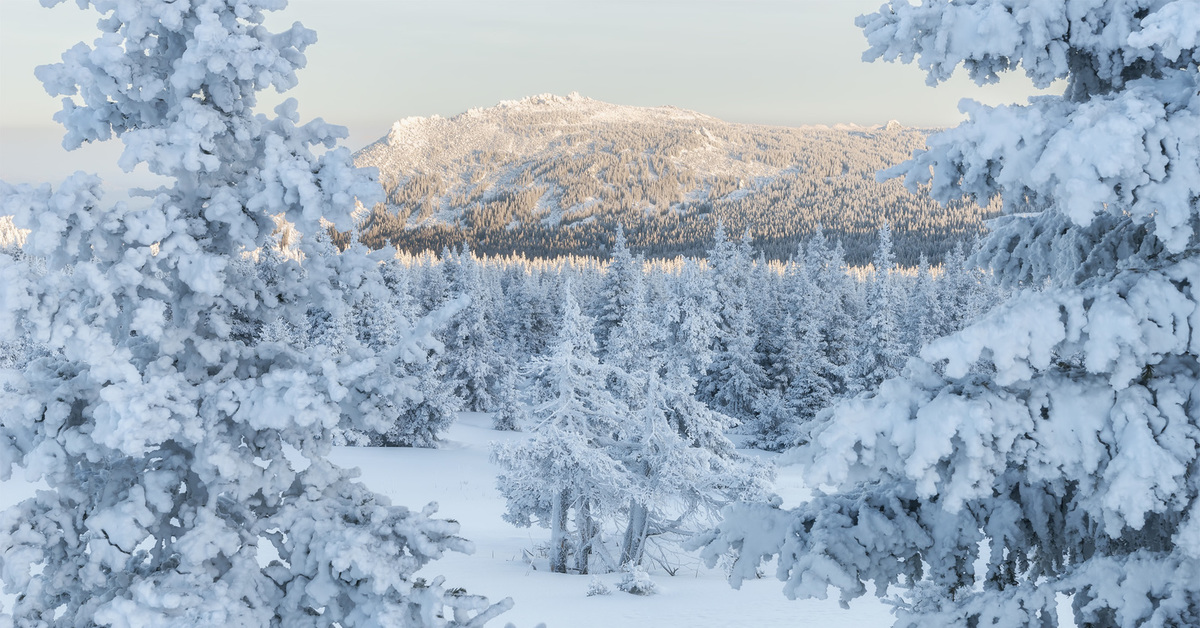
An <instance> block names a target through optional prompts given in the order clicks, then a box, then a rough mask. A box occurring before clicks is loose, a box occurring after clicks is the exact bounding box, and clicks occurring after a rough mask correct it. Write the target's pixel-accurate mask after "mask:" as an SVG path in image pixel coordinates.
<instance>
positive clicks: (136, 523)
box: [0, 0, 503, 627]
mask: <svg viewBox="0 0 1200 628" xmlns="http://www.w3.org/2000/svg"><path fill="white" fill-rule="evenodd" d="M43 4H46V5H53V4H57V3H56V2H50V1H46V2H43ZM78 4H80V6H81V7H85V8H86V7H87V6H88V5H89V4H90V5H91V6H92V7H93V8H95V9H96V10H97V11H99V12H100V13H101V14H102V15H103V17H102V18H101V19H100V21H99V23H98V25H99V28H100V30H101V32H102V35H101V36H100V37H99V38H98V39H97V40H96V41H95V42H94V44H93V45H92V46H91V47H89V46H87V45H84V44H79V45H77V46H75V47H74V48H72V49H71V50H69V51H67V52H66V53H65V54H64V55H63V61H62V62H61V63H58V64H54V65H50V66H42V67H41V68H39V69H38V71H37V74H38V76H39V78H41V80H42V81H43V83H44V84H45V85H46V87H47V89H48V91H50V92H51V93H52V94H58V95H63V96H66V97H67V98H65V99H64V101H63V109H62V111H61V113H59V114H58V116H57V119H58V120H59V121H60V122H62V123H63V124H64V126H65V127H66V130H67V134H66V139H65V145H66V146H67V147H68V148H73V147H77V146H78V145H79V144H80V143H82V142H89V141H95V140H104V139H107V138H109V137H110V136H112V135H114V134H115V135H117V136H120V138H121V139H122V140H123V141H124V143H125V151H124V154H123V156H122V158H121V165H122V166H123V167H125V168H127V169H130V168H132V167H134V166H135V165H136V164H137V163H146V164H147V165H148V166H149V168H150V169H151V170H152V171H153V172H156V173H158V174H161V175H165V176H167V177H170V178H172V179H173V180H174V183H173V184H172V185H169V186H164V187H161V188H158V189H156V190H152V191H149V192H147V193H146V194H145V195H144V196H143V198H140V199H138V201H137V202H136V203H131V204H124V203H118V204H116V205H112V206H108V205H104V204H103V203H102V200H101V192H100V181H99V180H98V179H97V178H95V177H92V176H88V175H84V174H76V175H74V176H72V177H70V178H68V179H67V180H66V181H64V182H63V183H62V184H60V185H59V186H58V187H57V188H51V187H50V186H49V185H43V186H41V187H30V186H11V185H8V184H4V183H0V214H12V215H13V216H14V222H15V224H16V225H17V226H18V227H20V228H23V229H29V230H30V231H29V234H28V238H27V240H26V244H25V251H24V252H25V253H26V254H28V256H29V257H25V256H12V255H8V254H4V255H0V277H3V279H4V286H5V287H4V289H3V290H4V298H3V299H2V300H0V343H7V342H14V341H16V340H18V339H22V338H24V339H26V340H27V341H29V342H31V343H33V344H34V345H36V346H39V347H43V348H44V349H45V353H44V354H42V355H41V356H39V357H37V358H36V359H32V360H30V361H29V362H28V364H27V365H25V366H23V367H22V368H20V369H18V368H15V367H9V368H4V369H3V370H0V407H3V408H5V411H4V412H5V415H4V421H3V423H2V424H0V479H8V478H10V477H11V476H12V473H13V469H14V467H17V468H20V469H23V474H24V477H25V479H27V480H29V481H38V480H42V481H45V482H46V483H47V484H48V485H49V486H50V487H51V489H52V490H49V491H42V492H39V493H38V495H37V496H36V497H34V498H32V499H28V500H26V501H24V502H21V503H20V504H18V505H17V506H15V507H13V508H11V509H9V510H7V511H5V512H4V513H2V514H0V573H2V574H3V581H4V587H5V590H6V592H8V593H14V594H18V595H19V597H18V598H17V600H16V602H15V605H14V606H13V608H12V609H11V613H12V614H11V615H9V616H6V617H2V618H0V623H4V622H5V621H10V622H13V623H15V624H16V625H22V626H25V625H30V626H34V625H51V624H54V625H93V624H99V625H111V626H131V627H132V626H162V625H168V624H175V625H194V626H330V625H341V626H367V625H371V626H375V625H392V626H439V625H479V624H482V623H483V622H484V621H485V620H487V619H488V618H489V617H490V616H493V615H495V614H496V613H497V612H498V611H499V610H501V608H503V604H502V605H499V606H496V607H490V608H489V605H488V603H487V602H486V600H484V599H482V598H478V597H474V596H465V595H451V594H449V593H447V592H446V591H445V590H444V589H443V588H442V586H441V583H440V580H432V581H430V582H426V581H424V580H422V579H421V578H417V577H415V575H414V572H416V570H417V569H418V568H420V567H421V566H422V565H424V564H425V563H427V562H428V561H430V560H433V559H435V558H437V557H438V556H440V555H441V554H442V553H443V552H444V551H446V550H456V551H466V550H469V547H470V546H469V544H468V543H467V542H466V541H465V540H463V539H461V538H459V537H458V536H457V530H458V524H456V523H454V522H450V521H441V520H437V519H434V518H432V514H433V511H434V508H427V509H426V510H425V511H423V512H413V511H409V510H408V509H406V508H403V507H399V506H393V505H391V504H389V503H388V501H387V499H386V498H384V497H381V496H378V495H374V494H372V493H370V492H369V491H367V490H366V489H365V488H364V487H363V486H362V485H360V484H358V483H355V482H354V481H353V474H352V473H350V472H347V471H343V470H341V469H338V468H336V467H333V466H331V465H330V464H329V463H327V462H326V461H325V455H326V454H327V453H328V451H329V447H330V440H331V436H332V434H333V433H334V430H335V429H339V430H340V429H350V430H362V431H371V430H376V429H378V428H379V427H380V424H381V423H383V421H381V420H380V417H379V413H380V411H381V407H380V405H379V400H380V399H381V398H383V397H386V396H388V395H392V394H395V395H401V396H403V395H404V394H407V393H404V392H403V385H402V383H397V382H392V381H387V378H383V377H381V376H379V375H378V374H376V375H374V376H372V377H368V376H369V375H371V374H373V373H378V370H379V366H380V363H381V360H385V359H394V356H391V357H390V358H389V356H377V355H376V354H375V353H374V352H372V351H371V350H370V348H368V347H366V346H363V345H361V344H360V343H357V342H356V341H355V340H354V338H353V335H352V334H350V335H348V336H347V339H346V345H345V347H343V348H342V349H341V350H340V351H338V352H334V351H332V350H331V349H330V348H328V347H323V346H318V345H313V346H308V345H307V343H294V342H292V340H293V339H294V338H295V336H294V331H295V330H297V329H304V328H305V325H306V324H307V323H306V320H307V316H308V314H309V313H310V312H315V311H324V312H326V313H329V314H330V315H331V316H332V315H334V314H337V313H338V312H342V311H343V310H344V308H345V306H344V304H345V303H347V302H354V301H355V300H356V299H355V298H350V297H349V296H348V295H346V294H345V293H346V292H347V291H352V290H355V289H357V288H356V287H359V286H361V285H363V284H362V282H361V281H358V280H357V279H356V277H358V276H359V275H361V271H363V270H364V269H366V268H369V267H370V265H371V264H373V262H368V261H367V260H364V259H361V258H359V257H354V255H351V256H350V257H342V258H340V257H339V256H330V255H327V249H326V250H323V248H322V247H327V244H325V243H323V242H322V238H319V237H304V238H302V239H301V240H300V242H299V243H298V244H297V245H295V246H297V248H296V249H295V253H296V254H297V255H296V258H297V259H303V262H298V261H296V259H290V260H275V261H274V262H272V263H271V264H268V265H266V266H264V267H263V268H262V269H261V270H262V271H263V272H262V274H260V273H259V272H258V270H256V269H254V268H252V267H250V266H249V265H248V264H247V263H245V262H244V261H242V255H243V254H244V253H246V252H248V251H253V250H255V249H258V248H259V247H262V246H264V245H267V244H269V243H270V240H271V234H272V233H273V232H274V231H275V228H276V225H275V222H274V217H275V216H278V215H280V214H282V215H283V217H284V218H285V219H286V220H287V221H289V222H291V223H292V224H294V225H295V227H296V229H297V230H298V231H299V232H300V233H304V234H309V235H310V236H311V235H312V234H315V233H318V232H320V231H323V229H322V228H321V227H320V225H319V223H318V220H319V218H321V217H327V218H330V219H331V220H333V221H334V222H335V223H338V224H342V225H347V224H348V223H349V214H350V211H351V210H352V209H353V208H354V202H353V201H354V199H355V198H356V197H357V198H360V199H364V200H371V199H373V198H375V197H376V196H378V190H377V186H376V185H375V184H374V182H373V181H372V174H371V173H370V172H366V171H362V170H358V169H355V168H353V167H352V165H351V163H350V156H349V153H348V152H347V151H346V150H345V149H342V148H337V147H336V140H337V139H338V138H339V137H344V135H345V130H344V129H342V128H340V127H334V126H330V125H327V124H325V123H323V122H321V121H316V122H310V123H308V124H303V125H301V124H299V122H298V120H299V118H298V116H297V114H296V104H295V102H294V101H287V102H285V103H284V104H283V105H281V106H280V107H279V108H277V109H276V115H275V117H267V116H264V115H256V114H253V113H252V111H251V108H252V106H253V105H254V93H255V92H256V91H258V90H260V89H263V88H266V87H270V86H273V87H275V88H276V89H279V90H284V89H287V88H289V87H291V86H292V85H294V84H295V82H296V77H295V70H296V69H298V68H300V67H303V65H304V62H305V61H304V56H303V51H304V49H305V48H306V46H307V45H308V44H310V43H312V42H313V41H315V34H314V33H313V32H312V31H309V30H307V29H304V28H303V27H301V26H300V25H299V24H297V25H295V26H293V27H292V28H290V29H288V30H287V31H284V32H282V33H270V32H268V31H267V30H265V28H263V27H262V26H261V22H262V19H263V15H262V13H261V12H262V11H264V10H274V9H279V8H283V6H284V5H285V4H286V3H285V2H283V1H282V0H260V1H256V0H237V1H234V0H230V1H228V2H217V1H214V0H198V1H195V2H165V1H152V0H147V1H144V2H115V1H103V0H96V1H95V2H91V3H89V2H86V1H84V0H80V1H79V2H78ZM314 146H323V147H325V148H327V149H328V150H326V151H324V152H323V153H322V154H321V156H319V157H317V156H315V155H314V154H313V153H312V152H311V150H310V149H311V148H312V147H314ZM34 258H41V260H44V265H45V266H44V269H43V270H40V271H39V272H36V273H35V272H31V266H30V265H31V264H33V263H34V262H33V261H32V260H33V259H34ZM39 263H40V262H39ZM343 273H344V275H343ZM330 320H334V319H333V318H331V319H330ZM429 324H432V323H429ZM427 335H428V330H424V331H422V330H421V329H417V330H416V331H415V332H414V334H413V338H412V339H410V340H411V341H409V342H402V343H400V344H402V345H404V346H412V345H414V344H418V345H420V344H422V343H424V344H425V345H428V344H429V342H430V341H429V340H428V338H427V337H426V336H427ZM449 607H454V609H453V610H451V609H450V608H449ZM450 616H453V617H455V618H456V621H451V620H449V619H447V617H450Z"/></svg>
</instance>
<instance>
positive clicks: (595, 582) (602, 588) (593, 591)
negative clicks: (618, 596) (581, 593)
mask: <svg viewBox="0 0 1200 628" xmlns="http://www.w3.org/2000/svg"><path fill="white" fill-rule="evenodd" d="M611 593H612V590H611V589H609V588H608V585H607V584H604V581H603V580H601V579H600V576H592V581H591V582H589V583H588V590H587V594H588V597H592V596H593V595H610V594H611Z"/></svg>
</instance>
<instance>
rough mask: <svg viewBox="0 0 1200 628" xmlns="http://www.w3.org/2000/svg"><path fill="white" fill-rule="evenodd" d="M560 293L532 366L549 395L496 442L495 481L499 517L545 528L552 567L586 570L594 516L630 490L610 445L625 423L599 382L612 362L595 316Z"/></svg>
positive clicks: (597, 532)
mask: <svg viewBox="0 0 1200 628" xmlns="http://www.w3.org/2000/svg"><path fill="white" fill-rule="evenodd" d="M563 299H564V306H563V320H562V324H561V326H560V328H559V332H558V335H557V337H556V339H555V342H554V346H553V348H552V352H551V353H550V355H548V356H545V357H543V358H541V359H538V360H535V362H534V363H533V364H532V365H531V366H532V369H533V372H534V373H535V377H536V379H537V381H538V382H539V383H540V385H541V386H542V387H543V388H545V389H546V396H547V397H548V398H549V400H548V401H547V402H545V403H543V404H541V405H539V406H537V407H536V408H534V409H533V411H532V415H533V419H534V425H533V427H532V429H531V431H532V432H533V438H531V439H530V440H529V441H527V442H525V443H522V444H519V445H512V444H509V445H502V446H499V447H497V448H496V449H495V450H494V451H493V459H494V460H495V462H496V463H497V464H499V465H500V466H501V467H502V469H503V471H502V472H501V473H500V476H499V478H498V479H497V484H498V486H499V488H500V492H501V494H502V495H504V497H505V500H506V501H507V505H508V509H507V512H506V513H505V515H504V518H505V520H507V521H510V522H512V523H515V524H517V525H521V526H529V525H532V524H533V523H534V522H536V523H538V524H539V525H541V526H543V527H548V528H550V570H551V571H553V572H557V573H566V571H567V570H568V568H574V569H575V570H577V571H578V572H579V573H589V572H590V571H591V569H592V567H591V563H592V554H593V552H594V551H596V550H599V549H601V547H600V541H601V532H602V530H601V527H600V522H601V521H602V520H603V519H604V518H605V517H610V516H612V514H613V513H614V512H615V511H616V510H617V509H618V508H619V507H620V505H621V504H622V503H624V501H625V499H626V497H627V494H628V490H629V480H628V477H627V474H626V472H625V470H624V469H623V468H622V467H621V465H620V463H619V462H618V461H617V460H616V459H614V458H613V457H612V455H611V453H610V451H609V449H608V445H609V444H610V443H612V442H614V441H617V440H620V439H621V438H622V434H623V432H624V430H626V429H627V426H626V423H627V421H626V418H627V414H628V410H627V408H626V407H625V406H624V405H623V404H621V403H620V402H619V401H618V400H617V399H616V398H614V397H613V395H612V394H611V393H609V391H608V389H607V387H606V386H605V383H606V381H607V380H608V375H609V371H610V369H609V368H608V367H606V366H604V365H603V364H601V363H600V361H599V360H598V359H597V358H596V341H595V337H594V336H593V333H592V327H593V325H594V322H593V320H592V319H591V318H590V317H586V316H584V315H583V314H582V312H581V311H580V309H579V304H578V303H577V302H576V301H575V297H574V295H573V294H572V293H571V288H570V285H569V284H568V285H567V286H565V287H564V295H563ZM572 518H573V519H574V522H575V525H574V527H572V526H571V520H572ZM572 559H573V560H572ZM610 562H611V561H610ZM610 567H615V565H610Z"/></svg>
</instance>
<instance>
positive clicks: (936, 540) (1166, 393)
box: [705, 0, 1200, 628]
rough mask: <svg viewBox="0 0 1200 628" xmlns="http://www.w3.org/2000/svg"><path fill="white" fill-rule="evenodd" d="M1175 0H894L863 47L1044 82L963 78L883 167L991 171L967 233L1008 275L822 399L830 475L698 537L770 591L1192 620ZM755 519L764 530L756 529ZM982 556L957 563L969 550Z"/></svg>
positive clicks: (1007, 623)
mask: <svg viewBox="0 0 1200 628" xmlns="http://www.w3.org/2000/svg"><path fill="white" fill-rule="evenodd" d="M1198 23H1200V5H1198V4H1197V3H1195V2H1185V1H1138V2H1073V1H1068V2H1060V3H1040V4H1033V3H1026V4H1017V5H1014V3H1012V2H1007V1H1001V0H980V1H977V2H925V3H921V4H920V5H913V4H911V3H909V2H906V1H896V2H889V3H887V4H885V5H884V6H883V7H882V8H881V9H880V11H879V12H878V13H875V14H872V15H867V16H864V17H862V18H860V19H859V25H860V26H862V27H863V28H864V30H865V31H866V33H867V36H868V39H869V40H870V42H871V45H872V48H871V51H870V52H869V53H868V56H869V57H875V58H884V59H888V60H892V59H903V60H905V61H911V60H913V59H917V60H918V63H919V64H920V65H921V67H922V68H924V69H925V70H926V71H927V72H928V74H929V78H930V80H931V82H938V81H941V80H944V79H946V78H947V77H948V76H949V75H950V74H951V72H952V71H953V70H954V69H955V68H956V67H957V66H958V64H959V63H963V64H964V65H965V66H966V68H967V70H968V72H969V73H970V75H971V76H972V78H974V79H975V80H976V81H977V82H981V83H982V82H989V81H993V80H996V79H997V78H998V73H1000V72H1002V71H1005V70H1012V69H1016V68H1017V67H1024V68H1025V71H1026V73H1027V74H1028V75H1029V76H1030V77H1031V78H1032V79H1033V80H1034V81H1035V83H1037V84H1039V85H1042V86H1046V85H1049V84H1050V83H1051V81H1054V80H1065V81H1066V83H1067V88H1066V92H1065V94H1064V95H1063V96H1042V97H1038V98H1035V99H1031V101H1030V102H1029V104H1027V105H1024V106H1004V107H997V108H988V107H985V106H983V105H980V104H977V103H970V102H967V103H966V104H965V105H964V109H965V110H966V112H967V113H968V115H969V116H970V120H969V121H968V122H966V123H964V124H962V125H960V126H959V127H957V128H955V129H952V130H950V131H946V132H943V133H941V134H939V135H936V136H933V137H931V138H930V139H929V140H928V150H927V151H926V152H922V153H918V154H917V155H915V156H914V158H913V160H911V161H910V162H909V163H907V164H904V165H901V166H899V167H897V169H895V170H893V171H892V173H891V174H893V175H904V176H906V177H907V181H906V183H907V184H908V185H910V187H917V186H920V185H926V184H929V185H931V189H932V193H933V194H934V195H935V196H936V197H937V198H939V200H942V201H947V200H949V199H951V198H955V197H958V196H960V195H962V194H967V195H969V196H970V197H972V198H974V199H977V200H979V201H981V202H986V201H987V200H988V199H990V198H992V197H993V196H995V195H1002V196H1003V199H1004V202H1005V207H1004V209H1005V213H1006V216H1004V217H1003V218H1001V219H999V220H998V221H997V222H996V223H995V228H994V230H993V232H992V234H991V235H990V236H989V237H988V241H987V243H986V244H985V246H984V247H983V250H982V253H981V254H980V256H979V258H980V259H982V260H984V261H986V262H987V263H988V265H989V266H990V268H991V269H992V271H993V272H994V273H995V274H996V275H997V277H998V278H999V279H1000V280H1001V282H1002V283H1003V284H1004V285H1006V286H1010V287H1013V288H1016V289H1018V292H1017V293H1016V294H1015V295H1014V296H1013V297H1012V298H1011V299H1010V300H1009V301H1008V302H1006V303H1005V304H1003V305H1001V306H999V307H997V308H996V309H993V310H992V311H991V312H989V313H988V314H987V315H985V316H984V317H983V318H982V319H979V320H978V321H976V322H974V323H972V324H970V325H968V326H967V327H966V328H964V329H963V330H962V331H959V332H958V333H955V334H953V335H951V336H948V337H946V338H942V339H939V340H936V341H934V342H933V343H932V344H930V345H928V346H927V347H926V349H925V350H924V351H923V353H922V356H923V357H924V360H926V361H920V360H912V361H910V362H909V366H908V368H907V369H906V371H905V372H904V373H903V374H902V375H901V376H900V377H898V378H895V379H892V380H889V381H887V382H885V383H884V384H883V385H882V386H881V387H880V389H879V390H878V392H877V394H875V395H873V396H871V395H864V396H861V397H858V398H855V399H853V400H850V401H848V402H846V403H844V404H841V405H840V406H838V407H837V409H836V410H835V411H834V412H833V413H831V414H830V415H828V416H826V417H824V418H825V419H826V420H825V421H823V424H822V425H821V426H819V427H817V428H816V429H815V430H813V432H812V443H811V446H809V447H808V448H806V449H805V450H804V451H803V452H802V455H801V457H800V458H801V460H802V462H803V465H804V468H805V472H806V478H807V479H808V481H809V482H810V483H811V484H812V485H814V486H825V487H829V489H830V490H831V492H828V493H824V494H821V495H818V496H815V497H814V498H813V499H812V500H810V501H809V502H807V503H805V504H802V505H800V506H798V507H797V508H795V509H792V510H789V511H785V510H782V509H780V508H778V505H777V504H758V505H753V506H746V507H742V508H730V509H728V510H727V511H726V514H727V518H726V521H725V523H724V524H722V526H721V528H720V529H719V530H717V531H715V532H713V533H712V534H711V535H710V536H709V537H708V538H707V539H706V541H707V543H708V545H707V548H706V550H705V551H706V554H707V556H708V558H709V560H710V561H715V560H716V559H717V557H719V556H721V555H723V554H724V553H725V552H726V551H727V550H730V549H732V550H734V551H738V552H740V553H741V554H742V556H741V558H740V560H739V562H737V563H735V569H734V581H735V582H736V581H737V580H739V579H740V578H742V577H745V576H747V575H751V574H752V573H753V568H754V566H755V564H756V563H757V561H758V560H759V559H760V558H761V557H763V556H769V555H772V554H775V553H778V554H779V561H780V562H779V571H778V573H779V575H780V577H781V578H783V579H786V580H787V581H788V584H787V585H786V589H785V591H786V592H787V594H788V595H790V596H796V597H824V596H825V595H826V592H827V589H828V587H829V586H834V587H837V588H838V589H840V591H841V597H842V599H843V600H849V599H851V598H855V597H858V596H860V595H863V594H865V593H866V586H865V585H866V583H868V582H873V583H874V585H875V588H876V591H877V592H878V593H879V594H880V595H885V593H884V592H885V591H886V590H888V589H889V588H893V589H894V590H898V591H899V594H898V595H896V596H895V597H894V601H895V602H896V604H897V615H896V618H897V620H896V625H897V626H905V627H908V626H912V627H916V626H922V627H930V626H995V627H997V628H1016V627H1025V626H1034V625H1036V626H1054V625H1057V624H1058V610H1059V609H1058V607H1059V600H1058V597H1059V596H1066V597H1068V598H1069V599H1070V600H1071V611H1072V613H1073V618H1072V619H1073V621H1074V623H1075V625H1080V626H1096V627H1103V628H1108V627H1114V626H1117V627H1121V628H1133V627H1135V626H1195V625H1200V473H1197V469H1198V465H1200V420H1198V419H1197V413H1196V411H1195V403H1196V400H1195V391H1196V390H1197V385H1198V384H1200V375H1198V374H1200V360H1198V359H1197V352H1198V347H1197V343H1196V342H1195V340H1194V333H1193V326H1194V312H1196V310H1197V302H1198V301H1200V295H1197V294H1196V292H1195V286H1196V285H1197V283H1196V282H1197V276H1198V275H1200V272H1198V270H1197V269H1198V268H1200V264H1198V263H1197V260H1198V259H1200V247H1198V245H1197V242H1198V241H1200V237H1198V234H1197V232H1196V228H1197V224H1198V222H1197V220H1196V211H1197V200H1196V199H1197V198H1200V159H1197V152H1198V151H1197V146H1200V135H1198V133H1197V128H1200V127H1197V124H1196V120H1197V119H1198V116H1200V99H1198V98H1197V96H1196V93H1197V84H1198V83H1200V76H1198V74H1200V69H1198V67H1197V63H1196V59H1197V58H1200V49H1197V47H1196V45H1197V38H1196V32H1197V28H1196V25H1197V24H1198ZM763 530H771V531H773V532H766V533H764V532H762V531H763ZM977 562H978V564H980V565H982V566H983V568H982V569H978V570H977V569H976V563H977Z"/></svg>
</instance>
